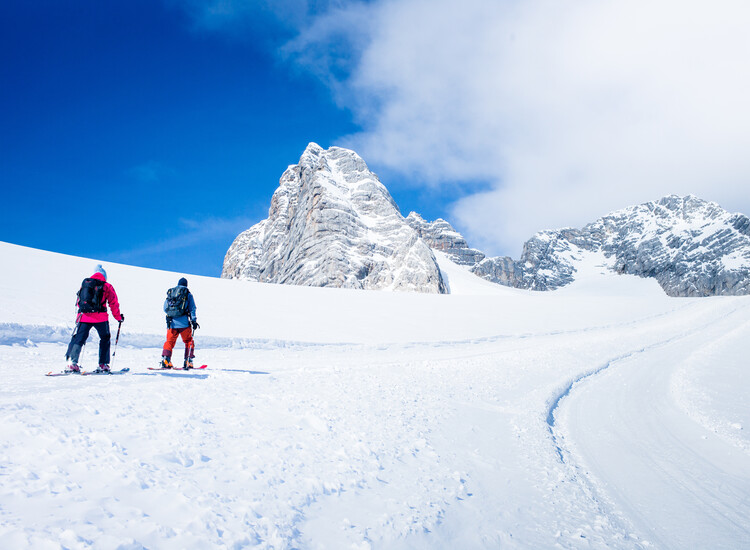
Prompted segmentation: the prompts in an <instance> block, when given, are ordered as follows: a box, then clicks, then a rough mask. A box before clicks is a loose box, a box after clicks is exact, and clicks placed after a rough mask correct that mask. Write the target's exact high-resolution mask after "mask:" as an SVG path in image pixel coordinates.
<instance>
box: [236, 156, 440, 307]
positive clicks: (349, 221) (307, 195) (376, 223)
mask: <svg viewBox="0 0 750 550" xmlns="http://www.w3.org/2000/svg"><path fill="white" fill-rule="evenodd" d="M222 277H224V278H238V279H246V280H251V281H260V282H269V283H280V284H294V285H307V286H325V287H341V288H359V289H389V290H406V291H417V292H430V293H444V292H446V286H445V284H444V282H443V279H442V276H441V274H440V269H439V268H438V265H437V262H436V260H435V257H434V255H433V253H432V250H431V249H430V248H429V247H428V246H427V245H426V244H425V242H424V241H423V240H422V239H420V238H419V235H418V234H417V232H416V231H415V230H414V229H412V228H411V227H410V226H409V224H407V222H406V220H405V219H404V217H403V216H402V215H401V213H400V212H399V210H398V208H397V206H396V204H395V202H394V201H393V199H392V198H391V196H390V194H389V193H388V191H387V190H386V188H385V187H384V186H383V184H382V183H380V181H379V180H378V178H377V176H376V175H375V174H373V173H372V172H370V170H369V169H368V168H367V165H366V164H365V162H364V161H363V160H362V159H361V158H360V157H359V156H358V155H357V154H356V153H354V152H353V151H350V150H347V149H342V148H339V147H331V148H330V149H328V150H324V149H322V148H321V147H320V146H318V145H316V144H314V143H311V144H310V145H309V146H308V147H307V149H306V150H305V152H304V153H303V154H302V157H301V158H300V161H299V164H296V165H293V166H290V167H289V168H288V169H287V170H286V171H285V172H284V174H283V175H282V176H281V180H280V182H279V187H278V189H277V190H276V192H275V193H274V195H273V198H272V199H271V208H270V210H269V212H268V218H267V219H265V220H263V221H261V222H259V223H258V224H256V225H254V226H253V227H251V228H250V229H248V230H247V231H245V232H243V233H241V234H240V235H239V236H238V237H237V238H236V239H235V241H234V242H233V243H232V245H231V247H230V248H229V250H228V252H227V254H226V257H225V258H224V267H223V271H222Z"/></svg>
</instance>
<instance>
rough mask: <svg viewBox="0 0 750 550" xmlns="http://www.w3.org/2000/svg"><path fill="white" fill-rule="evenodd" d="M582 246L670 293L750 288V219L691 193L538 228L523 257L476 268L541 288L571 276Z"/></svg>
mask: <svg viewBox="0 0 750 550" xmlns="http://www.w3.org/2000/svg"><path fill="white" fill-rule="evenodd" d="M581 251H594V252H596V251H601V252H603V253H604V255H605V256H606V257H609V258H612V259H613V261H614V269H615V270H616V271H617V272H619V273H628V274H632V275H639V276H641V277H653V278H655V279H656V280H657V281H658V282H659V284H660V285H661V286H662V288H663V289H664V291H665V292H666V293H667V294H668V295H670V296H715V295H744V294H750V220H749V219H748V218H747V217H746V216H743V215H742V214H730V213H728V212H727V211H725V210H724V209H722V208H721V207H720V206H719V205H717V204H716V203H713V202H707V201H704V200H701V199H699V198H697V197H694V196H692V195H689V196H687V197H679V196H676V195H671V196H668V197H664V198H662V199H660V200H658V201H654V202H648V203H645V204H641V205H638V206H632V207H629V208H625V209H623V210H618V211H616V212H613V213H612V214H609V215H608V216H604V217H603V218H600V219H598V220H597V221H595V222H593V223H591V224H589V225H587V226H585V227H584V228H583V229H562V230H558V231H543V232H541V233H537V234H536V235H535V236H534V237H533V238H531V239H530V240H529V241H527V242H526V244H525V245H524V248H523V253H522V254H521V258H520V260H518V261H515V262H514V261H513V260H512V259H510V258H505V257H503V258H488V259H485V260H483V261H481V262H479V263H478V264H477V265H475V266H474V267H473V268H472V271H473V272H474V273H476V274H478V275H480V276H482V277H485V278H486V279H488V280H491V281H494V282H498V283H501V284H505V285H508V286H514V287H517V288H529V289H534V290H552V289H555V288H559V287H560V286H563V285H566V284H568V283H570V282H571V281H572V280H573V279H574V276H575V270H576V268H575V264H576V260H577V259H578V257H579V256H580V254H581Z"/></svg>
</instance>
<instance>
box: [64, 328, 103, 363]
mask: <svg viewBox="0 0 750 550" xmlns="http://www.w3.org/2000/svg"><path fill="white" fill-rule="evenodd" d="M92 328H95V329H96V332H98V333H99V364H100V365H108V364H109V341H110V340H111V338H112V335H111V334H110V332H109V321H103V322H101V323H84V322H82V321H80V322H79V323H78V324H77V325H76V330H75V332H73V337H72V338H71V339H70V344H68V352H67V353H66V354H65V359H70V360H72V361H73V362H74V363H76V364H78V359H79V358H80V356H81V350H82V349H83V346H84V345H85V344H86V340H87V339H88V337H89V332H91V329H92Z"/></svg>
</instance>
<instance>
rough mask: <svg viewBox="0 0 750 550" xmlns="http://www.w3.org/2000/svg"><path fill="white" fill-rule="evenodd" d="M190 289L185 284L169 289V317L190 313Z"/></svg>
mask: <svg viewBox="0 0 750 550" xmlns="http://www.w3.org/2000/svg"><path fill="white" fill-rule="evenodd" d="M189 295H190V291H189V290H188V289H187V287H185V286H176V287H174V288H170V289H169V290H167V309H166V314H167V317H171V318H175V317H182V316H183V315H187V313H188V296H189Z"/></svg>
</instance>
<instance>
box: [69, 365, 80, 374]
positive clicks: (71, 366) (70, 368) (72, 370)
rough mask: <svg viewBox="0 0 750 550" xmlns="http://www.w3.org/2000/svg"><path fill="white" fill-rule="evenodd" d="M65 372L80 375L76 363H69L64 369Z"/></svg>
mask: <svg viewBox="0 0 750 550" xmlns="http://www.w3.org/2000/svg"><path fill="white" fill-rule="evenodd" d="M65 372H73V373H75V374H81V367H79V366H78V365H77V364H76V363H70V364H69V365H68V366H67V367H65Z"/></svg>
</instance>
